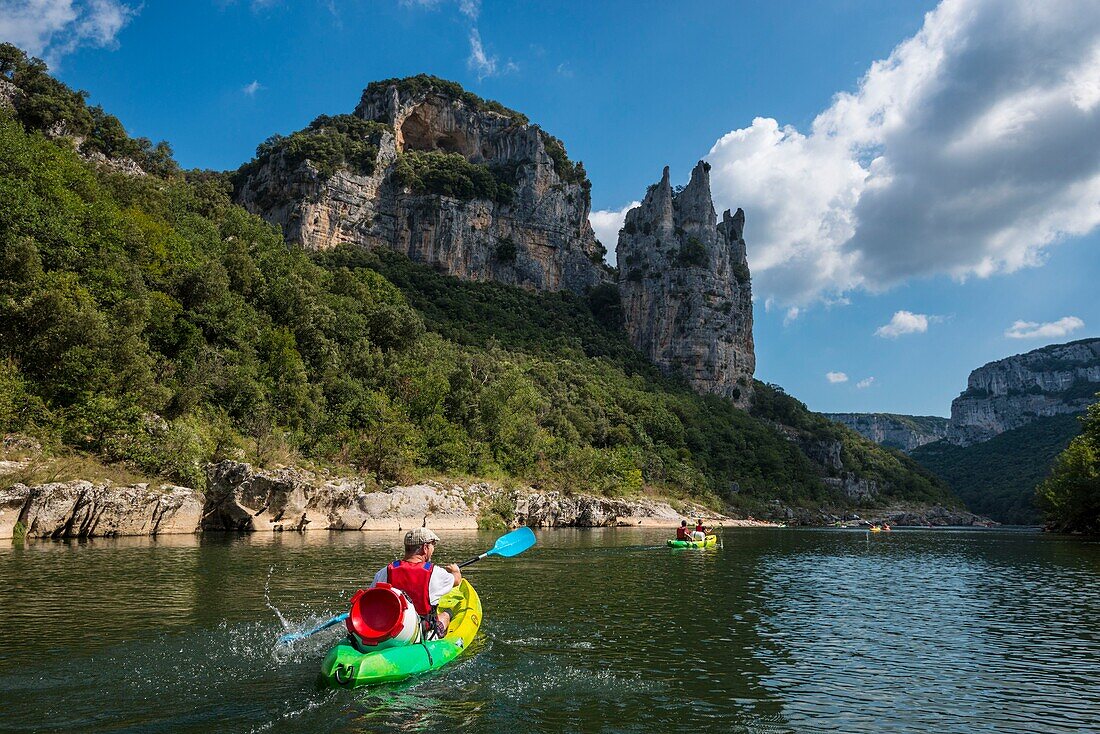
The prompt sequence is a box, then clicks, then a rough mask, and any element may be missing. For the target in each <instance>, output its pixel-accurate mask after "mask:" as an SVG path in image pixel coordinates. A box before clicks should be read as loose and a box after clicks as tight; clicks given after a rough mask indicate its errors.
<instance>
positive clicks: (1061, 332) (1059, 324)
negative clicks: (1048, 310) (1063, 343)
mask: <svg viewBox="0 0 1100 734" xmlns="http://www.w3.org/2000/svg"><path fill="white" fill-rule="evenodd" d="M1083 328H1085V322H1084V321H1082V320H1081V319H1079V318H1077V317H1076V316H1063V317H1062V318H1060V319H1058V320H1057V321H1047V322H1046V323H1042V324H1041V323H1039V322H1037V321H1017V322H1015V323H1014V324H1012V326H1010V327H1009V328H1008V329H1006V330H1005V336H1007V337H1008V338H1009V339H1039V338H1042V339H1055V338H1058V337H1063V336H1066V335H1067V334H1070V333H1071V332H1074V331H1077V330H1078V329H1083Z"/></svg>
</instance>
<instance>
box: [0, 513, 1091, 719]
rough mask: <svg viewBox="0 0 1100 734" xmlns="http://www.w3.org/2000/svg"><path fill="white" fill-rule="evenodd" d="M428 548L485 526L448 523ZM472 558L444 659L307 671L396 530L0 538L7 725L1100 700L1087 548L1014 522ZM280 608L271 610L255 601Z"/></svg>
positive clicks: (543, 547)
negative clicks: (424, 668) (448, 660)
mask: <svg viewBox="0 0 1100 734" xmlns="http://www.w3.org/2000/svg"><path fill="white" fill-rule="evenodd" d="M444 536H445V537H444V543H443V544H442V545H441V547H440V553H441V554H442V558H441V560H443V561H450V560H461V559H464V558H468V557H471V556H473V555H475V554H476V553H478V552H480V551H483V550H484V549H485V548H488V547H489V546H491V545H492V543H493V541H494V540H495V537H496V536H495V535H494V534H488V533H478V532H476V531H457V532H447V533H445V534H444ZM538 536H539V544H538V546H536V548H534V549H532V550H531V551H529V552H528V553H527V554H525V555H524V556H522V557H521V558H517V559H512V560H501V559H490V560H488V561H486V562H484V563H482V564H478V565H477V566H474V567H471V568H470V569H468V571H469V576H470V578H471V580H472V581H473V583H474V584H475V585H476V586H477V588H478V590H479V592H480V594H481V596H482V600H483V602H484V604H485V609H486V623H485V625H484V627H483V630H484V634H483V635H482V636H481V637H479V638H478V641H477V643H476V645H475V647H474V648H473V649H472V650H471V651H470V654H469V655H468V656H465V657H464V658H462V659H460V661H459V662H457V663H456V664H455V665H453V666H451V667H449V668H446V669H444V670H443V671H440V672H439V673H438V674H435V675H431V676H426V677H423V678H420V679H416V680H414V681H411V682H407V683H404V684H400V685H396V686H390V687H386V688H383V689H377V690H370V691H366V692H361V693H356V694H349V693H347V692H332V691H326V690H324V689H318V688H317V687H316V686H315V680H316V674H317V668H318V661H319V659H320V657H321V656H322V655H323V654H324V651H325V650H326V649H327V647H328V646H329V645H331V644H332V642H333V641H334V639H335V638H336V637H337V636H338V635H339V632H338V631H336V630H334V631H332V632H328V633H323V634H320V635H317V636H316V637H313V638H309V639H307V640H304V641H302V642H301V643H298V644H296V645H295V646H293V647H292V648H277V647H276V646H275V645H274V644H273V640H274V638H275V637H276V636H277V635H278V634H279V633H280V632H281V631H282V630H283V626H282V623H281V622H280V619H279V617H278V616H277V615H276V613H275V612H274V611H273V609H272V607H274V608H275V609H277V610H278V612H279V613H280V614H281V615H282V616H283V617H284V618H285V619H286V620H288V622H289V623H290V624H292V625H296V626H298V627H301V628H305V627H306V626H307V625H310V624H312V623H315V622H316V621H319V620H321V619H324V618H326V617H328V616H330V615H331V614H334V613H336V612H339V611H342V609H343V605H344V603H345V602H346V599H347V598H348V596H350V594H351V592H352V591H354V589H356V588H358V587H360V586H362V585H363V584H365V583H367V582H368V581H369V579H370V577H371V576H372V575H373V573H374V571H375V570H376V569H377V568H378V567H380V566H381V565H382V564H384V563H385V562H387V561H388V560H390V559H392V558H393V557H394V555H395V554H396V553H397V552H398V547H397V545H398V543H399V542H400V534H398V533H327V532H314V533H306V534H290V533H287V534H264V535H253V536H238V535H207V536H202V537H198V536H165V537H162V538H158V539H148V538H134V539H118V540H104V541H89V542H79V543H78V542H74V543H49V542H47V543H41V542H39V543H31V544H28V545H26V546H25V547H23V548H10V549H8V548H5V549H3V550H0V584H2V585H3V588H4V590H5V591H4V592H3V593H0V619H3V620H5V623H4V624H3V625H0V701H2V702H3V715H2V718H0V729H2V730H5V731H43V730H57V731H63V730H72V729H80V730H82V731H120V730H121V731H135V732H136V731H141V732H203V733H204V734H208V733H209V732H210V731H219V732H221V731H231V732H238V731H239V732H261V731H275V732H281V731H288V732H299V731H301V732H326V731H332V732H358V731H409V732H417V731H426V730H433V731H438V730H455V729H461V730H467V731H487V732H499V731H516V730H522V731H524V732H527V731H560V730H563V729H578V730H582V731H613V732H650V731H654V730H664V729H682V728H685V727H690V728H706V729H713V730H718V731H723V732H726V731H736V732H808V731H856V732H877V731H912V732H918V731H937V732H941V731H942V732H954V731H958V732H969V731H974V730H981V731H1005V732H1007V731H1040V732H1061V731H1082V730H1087V729H1088V728H1089V727H1090V726H1094V719H1095V712H1096V711H1097V710H1098V709H1100V685H1098V683H1097V681H1096V678H1095V670H1096V669H1097V664H1098V663H1100V584H1098V583H1097V581H1098V580H1100V544H1097V543H1089V542H1087V541H1080V540H1077V539H1059V538H1052V537H1049V536H1042V535H1039V534H1020V533H1016V534H1014V533H1007V532H943V531H936V532H893V533H890V534H885V533H883V534H875V535H873V536H872V535H870V534H868V533H865V532H845V531H796V530H726V531H725V533H724V537H723V541H724V547H722V548H719V549H714V550H706V551H690V552H688V551H672V550H670V549H667V548H665V547H664V537H665V535H664V533H663V532H661V531H656V530H640V529H627V530H605V531H553V532H540V533H539V534H538ZM269 605H270V606H269Z"/></svg>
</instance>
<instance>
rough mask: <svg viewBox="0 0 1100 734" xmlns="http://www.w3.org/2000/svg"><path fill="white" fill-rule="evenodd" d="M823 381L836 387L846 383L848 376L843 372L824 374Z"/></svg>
mask: <svg viewBox="0 0 1100 734" xmlns="http://www.w3.org/2000/svg"><path fill="white" fill-rule="evenodd" d="M825 379H826V380H828V381H829V382H831V383H833V384H834V385H836V384H837V383H841V382H847V381H848V375H846V374H844V373H843V372H826V373H825Z"/></svg>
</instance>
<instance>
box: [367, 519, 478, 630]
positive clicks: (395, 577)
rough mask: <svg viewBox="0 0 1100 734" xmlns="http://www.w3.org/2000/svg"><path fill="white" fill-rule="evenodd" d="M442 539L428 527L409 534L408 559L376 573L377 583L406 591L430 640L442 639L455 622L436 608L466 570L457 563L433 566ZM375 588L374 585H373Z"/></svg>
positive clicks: (407, 536) (406, 555) (407, 535)
mask: <svg viewBox="0 0 1100 734" xmlns="http://www.w3.org/2000/svg"><path fill="white" fill-rule="evenodd" d="M438 542H439V536H438V535H436V534H435V533H433V532H432V531H431V530H430V529H428V528H414V529H412V530H410V531H409V532H407V533H405V556H404V558H402V559H401V560H399V561H394V562H393V563H390V564H388V565H386V566H385V567H384V568H383V569H382V570H380V571H379V572H378V573H376V574H374V583H375V584H379V583H388V584H390V585H391V586H394V587H396V588H398V589H401V591H403V592H405V593H406V594H407V595H408V596H409V599H411V600H412V603H413V607H414V608H415V609H416V613H417V614H419V615H420V619H421V620H422V621H423V622H424V629H425V630H426V631H427V633H428V636H429V638H440V637H443V635H445V634H446V633H447V625H449V624H450V623H451V615H450V613H449V612H440V613H438V614H437V613H436V605H437V604H439V600H440V599H441V598H443V595H444V594H446V593H447V592H448V591H450V590H451V589H453V588H455V587H456V586H458V585H459V584H461V583H462V571H461V570H460V569H459V567H458V566H457V565H455V564H453V563H452V564H451V565H449V566H447V567H446V568H441V567H439V566H437V565H436V564H434V563H432V554H433V553H435V546H436V543H438ZM372 585H373V584H372Z"/></svg>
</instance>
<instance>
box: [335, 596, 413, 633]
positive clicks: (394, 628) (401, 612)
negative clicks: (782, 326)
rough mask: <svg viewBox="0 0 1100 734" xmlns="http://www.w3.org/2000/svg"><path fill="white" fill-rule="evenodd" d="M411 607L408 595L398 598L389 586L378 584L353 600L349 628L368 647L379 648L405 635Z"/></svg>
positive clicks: (348, 620)
mask: <svg viewBox="0 0 1100 734" xmlns="http://www.w3.org/2000/svg"><path fill="white" fill-rule="evenodd" d="M408 605H409V602H408V600H407V599H406V598H405V595H404V594H399V593H397V594H395V593H394V589H393V587H392V586H390V585H389V584H385V583H381V584H376V585H374V586H372V587H371V588H369V589H367V590H366V591H364V590H362V589H360V590H359V591H357V592H355V595H354V596H353V597H351V611H350V612H349V613H348V619H347V622H346V623H345V624H347V628H348V632H350V633H352V634H353V635H355V636H356V637H357V638H358V639H359V640H360V641H361V642H362V643H363V644H364V645H377V644H378V643H380V642H385V641H386V640H389V639H391V638H393V637H396V636H397V635H398V634H400V633H401V629H402V627H403V626H404V620H405V609H406V608H407V607H408Z"/></svg>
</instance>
